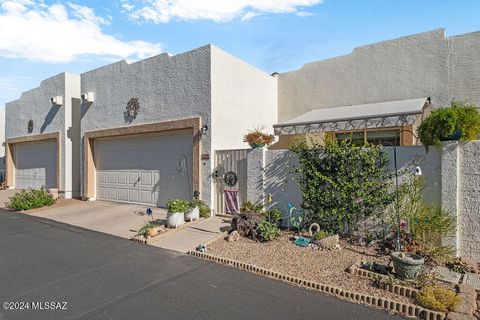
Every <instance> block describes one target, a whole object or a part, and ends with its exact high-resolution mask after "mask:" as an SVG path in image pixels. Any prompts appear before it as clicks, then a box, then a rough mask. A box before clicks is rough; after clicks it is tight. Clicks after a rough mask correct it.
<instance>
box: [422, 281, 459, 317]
mask: <svg viewBox="0 0 480 320" xmlns="http://www.w3.org/2000/svg"><path fill="white" fill-rule="evenodd" d="M417 300H418V303H419V304H420V305H421V306H422V307H424V308H427V309H430V310H435V311H442V312H446V311H452V310H453V309H454V308H455V307H456V306H457V305H458V304H459V303H460V297H458V296H457V295H456V293H455V292H453V291H452V290H450V289H446V288H443V287H439V286H427V287H425V288H423V290H422V291H421V292H420V294H419V295H418V296H417Z"/></svg>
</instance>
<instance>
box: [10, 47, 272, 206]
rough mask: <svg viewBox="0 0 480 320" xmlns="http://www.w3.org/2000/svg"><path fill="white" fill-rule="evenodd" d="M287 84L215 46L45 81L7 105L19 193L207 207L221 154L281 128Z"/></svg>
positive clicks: (14, 181)
mask: <svg viewBox="0 0 480 320" xmlns="http://www.w3.org/2000/svg"><path fill="white" fill-rule="evenodd" d="M276 86H277V81H276V78H275V77H272V76H270V75H268V74H266V73H264V72H262V71H259V70H257V69H256V68H254V67H252V66H251V65H248V64H247V63H245V62H243V61H241V60H239V59H237V58H235V57H233V56H231V55H229V54H227V53H225V52H224V51H222V50H220V49H218V48H216V47H215V46H212V45H208V46H204V47H201V48H198V49H194V50H192V51H189V52H186V53H182V54H179V55H176V56H169V55H168V54H161V55H158V56H155V57H152V58H149V59H145V60H141V61H138V62H135V63H131V64H129V63H127V62H126V61H120V62H117V63H114V64H111V65H107V66H104V67H101V68H98V69H95V70H92V71H89V72H86V73H84V74H81V75H77V74H70V73H64V74H60V75H57V76H55V77H52V78H49V79H46V80H44V81H42V83H41V84H40V86H39V87H38V88H35V89H32V90H30V91H28V92H25V93H24V94H23V95H22V96H21V98H20V99H18V100H16V101H13V102H10V103H7V105H6V117H7V125H6V138H7V141H6V144H7V183H8V185H9V187H10V188H40V187H42V186H45V187H46V188H47V189H51V188H58V191H59V194H60V195H61V196H63V197H65V198H70V197H82V198H84V199H89V200H95V199H104V200H111V201H125V202H135V203H142V204H147V205H156V206H165V202H166V201H167V200H168V199H169V198H184V199H188V198H191V197H192V196H193V195H194V193H195V191H198V192H200V196H201V197H202V199H203V200H205V201H206V202H207V203H210V198H211V193H212V187H213V186H212V183H211V172H212V168H211V161H210V159H211V155H212V154H213V152H214V150H221V149H238V148H244V147H245V144H244V143H243V141H242V135H243V134H244V133H245V131H246V130H247V129H249V128H253V127H255V126H258V125H262V126H264V127H267V128H271V127H272V125H273V124H274V123H275V122H276V120H277V88H276Z"/></svg>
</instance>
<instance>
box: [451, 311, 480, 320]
mask: <svg viewBox="0 0 480 320" xmlns="http://www.w3.org/2000/svg"><path fill="white" fill-rule="evenodd" d="M445 319H446V320H477V318H476V317H474V316H472V315H469V314H464V313H458V312H449V313H448V314H447V317H446V318H445Z"/></svg>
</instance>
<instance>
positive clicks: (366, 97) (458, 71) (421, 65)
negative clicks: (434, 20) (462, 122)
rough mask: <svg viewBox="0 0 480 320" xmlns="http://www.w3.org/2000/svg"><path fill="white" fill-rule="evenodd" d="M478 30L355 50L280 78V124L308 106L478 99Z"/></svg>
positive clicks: (420, 36)
mask: <svg viewBox="0 0 480 320" xmlns="http://www.w3.org/2000/svg"><path fill="white" fill-rule="evenodd" d="M479 43H480V32H475V33H470V34H465V35H459V36H455V37H449V38H446V37H445V35H444V30H443V29H438V30H435V31H432V32H426V33H420V34H415V35H411V36H407V37H403V38H399V39H394V40H389V41H384V42H379V43H375V44H372V45H367V46H363V47H359V48H356V49H354V50H353V51H352V53H350V54H348V55H345V56H340V57H336V58H332V59H327V60H323V61H317V62H312V63H307V64H305V65H304V66H303V67H302V68H301V69H299V70H296V71H291V72H285V73H281V74H280V75H279V78H278V89H279V90H278V96H279V111H278V114H279V116H278V117H279V119H278V120H279V122H282V121H285V120H289V119H292V118H294V117H296V116H299V115H301V114H303V113H305V112H307V111H309V110H312V109H318V108H325V107H336V106H346V105H356V104H363V103H372V102H381V101H392V100H403V99H412V98H419V97H431V98H432V105H433V106H434V107H439V106H445V105H448V104H449V103H450V101H451V100H452V99H453V98H455V99H457V100H466V101H469V102H473V103H477V104H479V103H480V101H479V100H480V72H479V71H480V62H479V61H480V50H478V46H479Z"/></svg>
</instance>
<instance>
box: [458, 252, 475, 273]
mask: <svg viewBox="0 0 480 320" xmlns="http://www.w3.org/2000/svg"><path fill="white" fill-rule="evenodd" d="M459 259H460V261H461V262H462V263H463V264H465V265H466V266H468V267H469V268H470V272H471V273H478V272H479V270H478V264H477V262H476V261H475V260H473V259H472V258H470V257H466V256H463V257H460V258H459Z"/></svg>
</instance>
